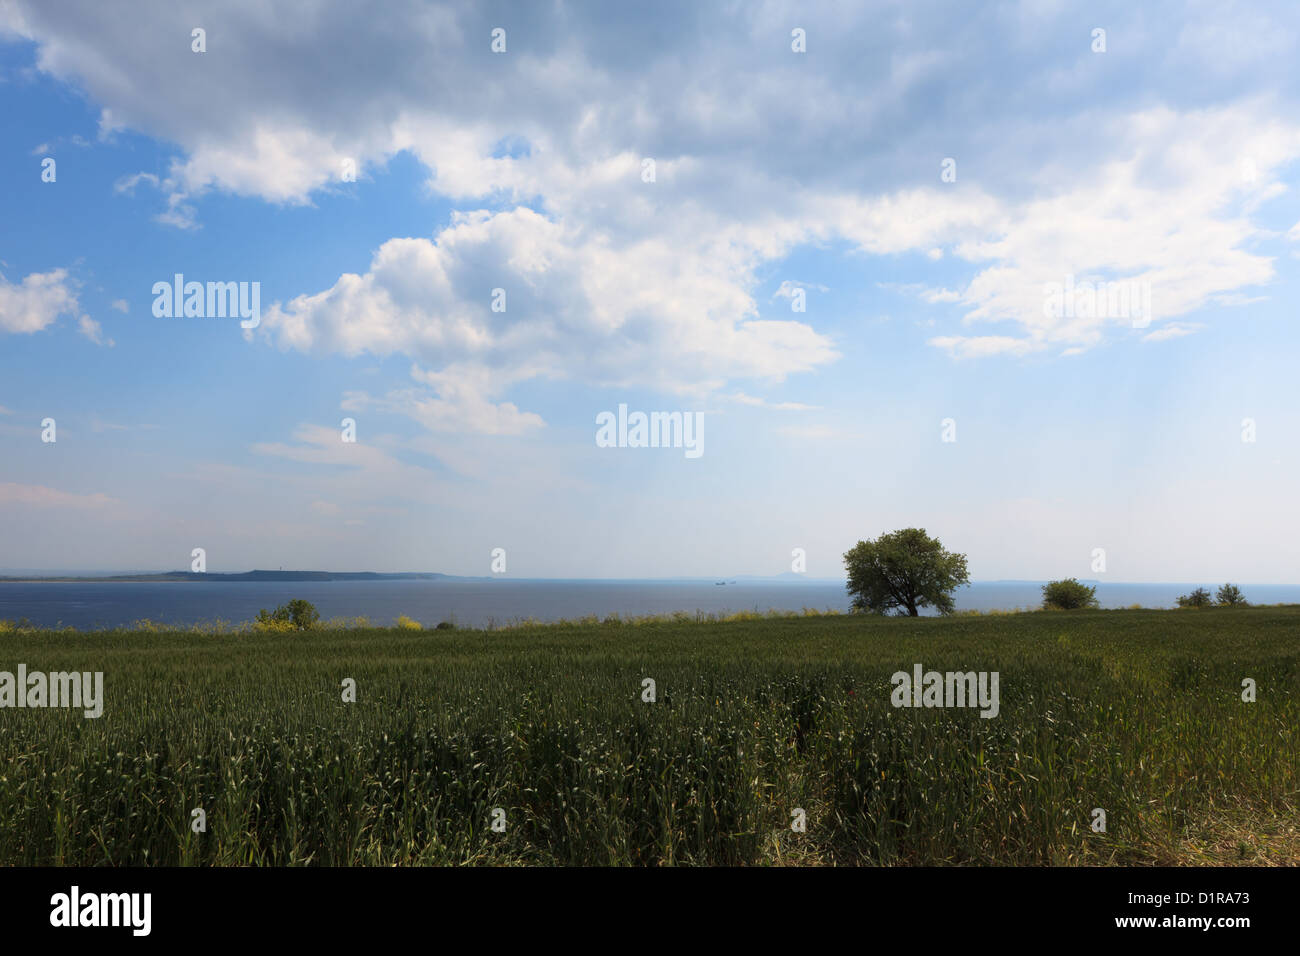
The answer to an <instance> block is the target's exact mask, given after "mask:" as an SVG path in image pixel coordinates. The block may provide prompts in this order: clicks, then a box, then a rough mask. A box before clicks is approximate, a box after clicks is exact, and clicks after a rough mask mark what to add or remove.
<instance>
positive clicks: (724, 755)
mask: <svg viewBox="0 0 1300 956" xmlns="http://www.w3.org/2000/svg"><path fill="white" fill-rule="evenodd" d="M741 617H742V618H743V619H738V620H725V621H718V620H713V621H696V620H695V616H694V615H679V616H669V617H667V618H651V619H640V620H638V621H636V622H628V621H618V620H613V619H611V620H606V621H597V620H595V619H590V620H588V621H586V622H567V623H562V624H556V625H536V624H529V625H527V626H518V627H513V628H506V629H500V630H494V631H479V630H466V629H443V630H439V629H435V628H433V627H426V628H425V629H423V630H415V629H413V628H410V627H409V626H401V627H397V628H386V629H380V628H355V627H354V628H351V629H347V628H336V629H323V630H320V631H315V632H309V633H299V634H279V633H263V632H256V631H252V630H247V629H232V628H214V629H208V630H207V631H206V632H195V631H191V632H174V631H167V630H162V629H153V630H140V631H100V632H93V633H77V632H69V631H60V632H49V631H34V630H29V629H20V630H15V629H12V628H11V629H9V630H8V631H7V632H5V633H3V634H0V670H8V671H15V670H16V668H17V665H18V664H19V663H24V664H26V665H27V667H28V670H29V671H35V670H45V671H52V670H81V671H85V670H90V671H96V670H100V671H103V672H104V688H105V691H104V693H105V698H106V702H105V707H104V715H103V716H102V717H101V718H99V719H98V720H86V719H84V718H83V717H82V716H81V713H80V711H65V710H30V709H22V710H17V709H3V710H0V731H2V733H0V864H7V865H34V864H55V865H61V864H77V865H98V864H116V865H141V864H167V865H211V864H217V865H247V864H255V865H296V864H329V865H392V864H398V865H426V864H502V865H514V864H597V865H605V864H613V865H671V864H745V865H763V864H775V865H830V864H836V865H845V864H881V865H947V864H1059V865H1087V864H1153V863H1187V864H1207V863H1240V864H1252V865H1277V864H1289V865H1295V864H1297V863H1300V833H1298V832H1297V822H1296V821H1297V820H1298V819H1300V813H1298V812H1297V811H1298V809H1300V739H1298V738H1300V607H1289V608H1288V607H1277V608H1250V609H1241V610H1217V609H1211V610H1201V611H1194V612H1189V611H1140V610H1139V611H1080V612H1068V613H1067V612H1044V613H1021V614H1010V615H970V616H959V617H953V618H948V619H924V618H923V619H914V620H901V619H878V618H863V617H858V616H850V615H833V614H832V615H813V614H810V615H806V616H765V615H760V614H750V615H743V616H741ZM916 663H921V664H923V665H924V667H925V668H926V669H927V670H930V669H934V670H939V671H946V670H962V671H968V670H976V671H994V670H996V671H998V672H999V673H1000V675H1001V711H1000V714H999V716H998V717H996V718H994V719H991V720H986V719H981V718H980V717H979V716H978V712H977V711H976V710H959V709H950V710H943V709H934V710H911V709H897V710H896V709H894V708H893V707H891V706H890V702H889V699H890V691H891V690H892V687H891V685H890V681H889V678H890V675H891V674H892V673H893V672H894V671H897V670H906V671H910V670H911V668H912V666H913V665H914V664H916ZM1247 677H1249V678H1253V679H1254V680H1255V681H1256V682H1257V686H1258V691H1257V693H1258V700H1257V701H1256V702H1255V703H1244V702H1243V701H1242V700H1241V688H1242V680H1243V678H1247ZM345 678H352V679H354V680H355V681H356V688H357V699H356V702H355V703H345V702H343V700H342V699H341V697H342V690H341V687H342V683H343V681H344V679H345ZM645 678H652V679H653V680H654V681H655V684H656V691H657V700H656V702H654V703H646V702H643V701H642V681H643V680H644V679H645ZM496 807H500V808H503V809H504V810H505V813H506V829H505V832H494V831H493V830H492V829H491V828H490V822H491V819H492V810H493V808H496ZM1095 807H1100V808H1103V809H1104V810H1105V811H1106V818H1107V828H1106V832H1105V833H1094V832H1092V830H1091V829H1090V826H1089V824H1090V822H1091V820H1092V816H1091V814H1092V810H1093V808H1095ZM196 808H201V809H202V810H203V811H204V813H205V815H206V825H207V829H206V832H202V833H195V832H193V831H192V830H191V828H190V822H191V819H192V817H191V811H192V810H194V809H196ZM795 808H801V809H803V810H805V811H806V814H807V832H805V833H796V832H793V831H792V830H791V828H790V821H791V813H792V811H793V810H794V809H795Z"/></svg>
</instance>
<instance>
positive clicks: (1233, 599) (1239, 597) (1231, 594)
mask: <svg viewBox="0 0 1300 956" xmlns="http://www.w3.org/2000/svg"><path fill="white" fill-rule="evenodd" d="M1216 600H1217V601H1218V604H1219V606H1220V607H1250V602H1249V601H1247V600H1246V597H1245V595H1244V594H1242V593H1241V588H1239V587H1237V585H1235V584H1225V585H1223V587H1221V588H1219V593H1218V595H1217V596H1216Z"/></svg>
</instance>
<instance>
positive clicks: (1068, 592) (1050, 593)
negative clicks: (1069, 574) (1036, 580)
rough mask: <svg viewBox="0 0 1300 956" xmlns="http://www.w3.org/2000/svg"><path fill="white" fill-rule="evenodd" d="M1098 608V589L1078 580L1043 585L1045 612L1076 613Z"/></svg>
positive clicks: (1072, 579) (1050, 582)
mask: <svg viewBox="0 0 1300 956" xmlns="http://www.w3.org/2000/svg"><path fill="white" fill-rule="evenodd" d="M1097 606H1098V603H1097V589H1096V588H1095V587H1091V588H1090V587H1088V585H1086V584H1081V583H1080V582H1079V580H1078V579H1077V578H1066V579H1065V580H1064V581H1049V582H1048V583H1046V584H1044V585H1043V610H1044V611H1076V610H1078V609H1079V608H1085V607H1097Z"/></svg>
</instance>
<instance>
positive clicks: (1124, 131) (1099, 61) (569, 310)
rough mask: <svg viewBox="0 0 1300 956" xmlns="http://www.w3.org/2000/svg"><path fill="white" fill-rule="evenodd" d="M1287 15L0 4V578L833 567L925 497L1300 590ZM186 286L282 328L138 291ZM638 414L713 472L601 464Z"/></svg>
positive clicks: (974, 551) (1296, 245) (1159, 563)
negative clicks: (1052, 294)
mask: <svg viewBox="0 0 1300 956" xmlns="http://www.w3.org/2000/svg"><path fill="white" fill-rule="evenodd" d="M277 7H278V10H277V11H276V17H273V16H271V15H269V14H268V13H266V12H265V11H267V10H269V9H274V8H277ZM277 17H278V18H279V19H278V20H277ZM289 22H291V23H292V24H293V28H292V29H288V28H286V26H285V23H289ZM1298 26H1300V16H1298V15H1297V14H1296V13H1294V12H1291V11H1288V10H1286V9H1284V8H1281V7H1277V6H1274V5H1264V4H1260V5H1245V4H1240V5H1232V4H1230V5H1226V6H1225V5H1223V4H1196V3H1192V4H1144V5H1142V6H1141V9H1137V10H1135V9H1132V8H1131V5H1129V4H1086V5H1085V4H1077V5H1071V4H1064V3H1023V4H1016V3H1003V4H994V5H988V6H986V7H985V8H984V9H983V10H981V11H966V10H959V11H957V12H954V11H953V10H952V9H949V8H945V7H944V6H942V5H937V4H936V5H932V4H926V3H917V4H892V3H886V4H875V5H867V6H864V7H863V8H862V9H860V10H857V9H855V10H846V9H844V8H843V7H842V6H841V5H838V4H824V5H818V4H812V5H806V4H800V5H782V4H775V3H773V4H756V5H744V6H738V7H737V6H731V5H697V4H685V3H683V4H668V5H662V4H660V5H654V6H653V7H648V6H647V7H643V8H634V7H624V6H618V7H609V6H607V5H597V4H528V5H492V4H480V3H475V4H449V5H444V4H427V3H391V4H385V5H384V8H383V11H382V12H381V13H375V12H373V11H360V10H356V9H353V5H349V4H339V3H312V2H306V3H297V4H292V5H277V4H270V5H268V4H263V3H254V2H247V3H245V2H229V3H222V4H203V3H194V4H187V5H176V4H171V3H161V2H159V3H139V4H131V5H122V6H120V7H113V6H112V5H103V4H98V3H89V2H87V3H61V4H58V5H47V4H38V3H27V2H21V0H20V2H6V3H0V115H3V117H4V123H3V127H2V129H0V141H2V142H3V145H4V148H3V150H0V176H3V181H4V182H5V183H6V189H5V190H3V192H0V217H2V218H3V222H4V223H5V229H4V230H3V233H0V275H2V276H3V279H2V280H0V568H48V569H61V568H62V569H88V568H99V569H127V568H130V569H138V568H158V569H180V568H185V567H188V566H189V563H190V553H191V551H192V549H193V548H196V547H202V548H204V549H205V551H206V553H207V562H208V565H207V566H208V570H211V571H234V570H246V569H249V568H253V567H280V566H283V567H286V568H288V567H299V568H328V569H338V570H354V569H373V570H389V571H394V570H438V571H445V572H449V573H459V574H474V575H478V574H485V573H488V570H489V562H490V554H491V552H492V549H494V548H498V547H500V548H504V549H506V553H507V566H508V573H509V574H510V575H512V576H527V577H577V576H588V577H603V576H610V577H652V576H665V577H668V576H683V575H687V576H689V575H702V576H710V575H723V574H777V573H781V572H784V571H788V570H790V566H791V551H792V550H793V549H795V548H802V549H804V551H805V552H806V554H807V573H808V574H809V576H812V577H832V576H837V575H839V574H840V573H841V572H842V563H841V555H842V554H843V552H844V551H845V550H847V549H848V548H849V547H851V546H852V545H853V543H854V542H855V541H857V540H858V539H860V538H865V537H874V536H876V535H877V534H879V533H881V532H884V531H889V530H892V529H895V528H898V527H905V526H921V527H925V528H927V529H928V530H929V531H930V532H931V533H933V534H936V535H938V536H939V537H940V538H941V539H942V540H943V541H944V542H945V544H946V545H947V546H948V547H950V548H952V549H955V550H959V551H962V552H964V553H966V554H967V555H968V556H969V559H970V568H971V572H972V576H973V577H975V578H977V579H993V578H1037V579H1045V578H1049V577H1059V576H1067V575H1075V576H1079V577H1088V578H1102V579H1107V580H1114V581H1186V580H1207V581H1220V580H1227V579H1232V580H1242V581H1248V582H1255V583H1295V582H1297V581H1300V545H1297V543H1296V542H1297V541H1300V508H1297V507H1296V505H1295V491H1294V489H1295V476H1296V474H1297V465H1298V464H1300V442H1298V441H1297V437H1298V436H1300V407H1298V406H1300V400H1298V396H1300V391H1298V390H1297V386H1296V374H1295V368H1296V357H1297V354H1300V350H1298V349H1297V346H1298V345H1300V333H1298V332H1297V324H1296V320H1295V315H1294V309H1293V308H1292V307H1291V303H1293V302H1294V301H1295V298H1296V295H1295V293H1296V291H1297V290H1296V273H1297V253H1298V252H1300V201H1297V196H1296V189H1295V187H1296V180H1297V175H1298V174H1300V164H1298V163H1297V159H1300V119H1297V117H1300V111H1298V110H1297V109H1296V107H1297V92H1298V90H1297V67H1296V65H1295V64H1296V62H1297V60H1298V59H1300V58H1297V56H1296V53H1297V50H1296V34H1297V27H1298ZM196 27H200V28H202V29H204V30H205V31H206V33H205V37H204V39H205V45H206V50H205V51H204V52H201V53H200V52H195V51H194V50H193V49H192V45H193V40H192V30H193V29H194V28H196ZM497 27H500V28H502V29H504V30H505V31H506V50H505V52H504V53H494V52H493V51H492V49H491V42H492V36H491V35H492V30H493V29H494V28H497ZM1098 28H1100V29H1103V30H1105V50H1104V52H1102V51H1099V50H1096V49H1094V47H1096V46H1097V45H1098V41H1097V39H1096V38H1095V37H1094V30H1096V29H1098ZM795 29H801V30H803V31H804V33H805V36H806V52H803V53H797V52H795V51H794V50H792V48H791V45H792V38H791V37H792V30H795ZM47 158H52V159H53V160H54V161H55V163H56V166H55V172H56V178H55V181H53V182H45V181H42V169H43V167H42V162H43V160H45V159H47ZM948 158H952V159H953V160H955V164H956V165H955V169H956V178H955V181H945V180H944V178H943V176H942V164H943V161H944V160H945V159H948ZM646 159H653V160H654V164H655V176H654V181H653V182H646V181H645V179H644V176H643V170H644V168H645V167H644V161H645V160H646ZM348 163H351V164H352V166H353V168H355V169H356V170H357V177H356V181H355V182H352V181H347V180H348V178H349V177H347V176H345V174H344V170H345V169H347V168H348ZM178 272H179V273H183V274H184V275H185V276H186V278H187V279H190V280H197V281H201V282H206V281H223V282H224V281H236V282H250V283H251V282H258V283H260V289H261V302H262V310H261V312H262V314H261V316H260V320H261V321H260V325H259V326H258V327H257V328H256V329H252V330H249V331H247V332H246V331H245V330H243V329H241V328H240V324H239V321H238V319H231V318H199V317H190V318H156V317H155V316H154V315H153V311H152V304H153V294H152V291H151V290H152V287H153V284H154V283H155V282H158V281H170V280H171V278H172V276H173V275H174V274H175V273H178ZM1067 276H1069V277H1073V279H1074V280H1077V281H1079V282H1082V281H1088V280H1091V281H1095V282H1113V283H1133V285H1132V288H1134V289H1146V290H1148V291H1149V294H1150V298H1151V302H1152V316H1151V317H1150V320H1149V322H1145V323H1142V322H1138V323H1135V322H1134V321H1133V320H1132V317H1130V316H1125V315H1116V314H1102V315H1086V316H1081V317H1068V316H1050V315H1048V314H1046V311H1045V310H1044V299H1045V291H1044V290H1045V288H1046V287H1047V286H1048V285H1049V284H1051V283H1058V284H1059V283H1062V282H1064V281H1065V280H1066V277H1067ZM496 288H502V289H505V290H506V301H507V305H506V309H505V311H504V312H493V311H492V308H491V303H492V290H493V289H496ZM794 288H802V289H803V290H804V291H805V296H806V310H805V311H802V312H796V311H793V309H792V304H793V299H792V298H791V296H790V295H789V292H790V290H792V289H794ZM1103 311H1105V310H1103ZM620 403H623V404H626V405H628V407H629V408H630V409H632V410H641V411H645V412H651V411H682V412H691V413H700V414H702V415H703V419H704V422H705V426H704V446H703V447H704V454H703V455H702V456H701V457H699V458H697V459H689V458H687V457H686V456H685V455H684V454H683V453H682V451H681V450H680V449H671V448H598V447H597V446H596V443H595V432H596V425H595V420H596V416H597V415H598V414H599V413H601V412H603V411H614V410H616V409H617V408H618V406H619V404H620ZM348 417H350V418H353V419H355V421H356V422H357V436H358V440H357V442H355V443H347V442H344V441H342V439H341V427H340V423H341V421H342V420H343V419H344V418H348ZM45 418H53V419H55V421H56V423H57V441H56V442H54V443H47V442H43V441H42V440H41V433H42V427H41V422H42V420H43V419H45ZM945 419H952V420H953V421H954V422H955V428H956V440H955V441H943V440H942V437H943V432H942V422H943V421H944V420H945ZM1244 419H1251V420H1252V421H1253V422H1254V429H1255V432H1254V441H1243V420H1244ZM1096 548H1103V549H1105V554H1106V568H1105V571H1102V572H1098V571H1097V570H1096V569H1095V567H1094V564H1093V562H1094V549H1096Z"/></svg>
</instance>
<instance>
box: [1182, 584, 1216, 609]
mask: <svg viewBox="0 0 1300 956" xmlns="http://www.w3.org/2000/svg"><path fill="white" fill-rule="evenodd" d="M1178 606H1179V607H1213V606H1214V599H1213V598H1211V597H1210V592H1209V591H1207V590H1205V588H1197V589H1196V590H1195V591H1193V592H1192V593H1191V594H1181V595H1179V597H1178Z"/></svg>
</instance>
